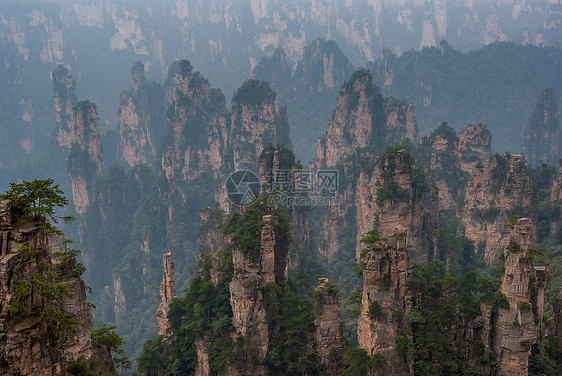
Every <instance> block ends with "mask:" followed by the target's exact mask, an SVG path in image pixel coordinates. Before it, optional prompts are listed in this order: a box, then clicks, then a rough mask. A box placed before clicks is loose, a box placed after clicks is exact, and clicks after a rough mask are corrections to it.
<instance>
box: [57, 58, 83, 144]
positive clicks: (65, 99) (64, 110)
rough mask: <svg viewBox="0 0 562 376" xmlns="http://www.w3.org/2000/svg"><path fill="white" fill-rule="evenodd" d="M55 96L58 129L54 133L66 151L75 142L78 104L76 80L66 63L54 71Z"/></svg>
mask: <svg viewBox="0 0 562 376" xmlns="http://www.w3.org/2000/svg"><path fill="white" fill-rule="evenodd" d="M52 79H53V92H54V97H55V114H56V119H57V130H56V133H55V135H54V138H55V142H56V145H57V146H58V147H59V148H61V149H63V150H64V151H66V152H69V151H70V148H71V147H72V143H73V142H74V132H73V130H74V124H75V118H74V107H75V106H76V102H77V99H76V82H75V81H74V80H73V79H72V76H71V75H70V73H69V72H68V69H66V68H65V67H64V65H59V66H57V69H55V71H54V72H53V73H52Z"/></svg>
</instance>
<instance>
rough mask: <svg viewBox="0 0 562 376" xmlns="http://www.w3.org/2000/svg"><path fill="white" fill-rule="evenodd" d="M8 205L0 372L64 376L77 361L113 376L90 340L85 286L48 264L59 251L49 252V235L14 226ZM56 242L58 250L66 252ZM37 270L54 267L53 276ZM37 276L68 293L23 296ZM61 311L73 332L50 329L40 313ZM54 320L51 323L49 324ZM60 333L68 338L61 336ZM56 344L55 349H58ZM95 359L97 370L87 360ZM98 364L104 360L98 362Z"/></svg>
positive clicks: (2, 216)
mask: <svg viewBox="0 0 562 376" xmlns="http://www.w3.org/2000/svg"><path fill="white" fill-rule="evenodd" d="M11 204H12V203H11V202H10V201H6V200H3V201H0V232H1V235H2V236H1V239H0V249H1V252H0V293H1V296H2V299H1V300H0V372H1V373H3V374H10V375H22V376H24V375H29V376H31V375H46V376H49V375H52V376H55V375H56V376H58V375H66V374H67V367H68V365H69V363H70V362H72V361H75V360H77V359H78V358H79V357H85V358H86V360H90V363H91V364H90V366H91V367H94V368H93V369H95V370H96V371H97V372H103V371H106V372H110V373H115V369H114V368H113V362H112V360H111V355H110V354H109V351H107V348H105V347H99V346H93V345H92V343H91V341H90V308H89V306H88V305H87V304H86V292H85V283H84V281H83V280H81V279H80V278H79V277H76V276H74V274H73V268H74V265H72V264H70V265H66V266H64V264H63V263H61V260H57V259H52V258H51V252H53V251H55V250H58V251H62V249H54V248H52V247H51V245H50V242H49V237H48V235H47V230H46V229H45V228H44V227H41V226H40V225H41V223H39V222H36V221H29V222H26V223H22V222H18V219H17V216H18V215H20V214H21V213H18V212H17V211H16V210H14V209H12V205H11ZM65 246H66V245H64V244H63V243H62V242H58V244H57V247H65ZM41 265H49V266H51V267H52V270H53V272H54V273H55V274H54V276H50V275H49V270H50V268H48V269H43V268H41ZM37 275H40V278H41V279H42V281H43V283H44V284H45V285H49V284H56V285H60V286H65V288H66V290H67V292H68V294H62V297H61V299H60V300H59V299H51V298H49V297H48V296H46V295H44V294H41V293H40V292H39V288H38V287H36V288H34V289H33V290H32V292H30V293H23V294H24V295H21V291H22V290H21V288H20V286H21V285H22V284H24V283H29V284H31V285H32V286H33V283H34V282H33V279H34V278H35V277H36V276H37ZM17 302H23V303H24V306H23V308H22V309H20V310H19V312H18V313H13V312H12V311H11V310H10V307H14V305H15V304H16V303H17ZM51 309H60V310H61V312H62V313H63V314H64V315H67V317H68V318H69V319H70V320H74V321H75V322H76V332H75V333H73V332H72V331H70V332H66V330H68V328H67V327H60V328H58V329H57V330H53V328H52V327H50V326H49V325H53V324H56V323H55V322H45V321H43V320H42V318H41V317H42V316H41V313H44V312H48V311H49V310H51ZM51 320H52V319H51ZM61 333H62V334H64V333H66V334H68V335H69V336H68V337H61ZM57 343H58V345H57ZM94 359H95V360H97V361H98V364H97V366H96V365H95V364H93V363H92V362H91V361H93V360H94ZM99 361H102V362H101V363H99Z"/></svg>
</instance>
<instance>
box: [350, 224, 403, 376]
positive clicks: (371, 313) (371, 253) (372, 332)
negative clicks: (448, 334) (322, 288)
mask: <svg viewBox="0 0 562 376" xmlns="http://www.w3.org/2000/svg"><path fill="white" fill-rule="evenodd" d="M360 262H361V263H363V265H364V266H365V269H364V270H363V297H362V301H361V313H360V314H359V319H358V323H357V324H358V325H357V339H358V341H359V347H361V348H363V349H365V350H367V353H368V354H369V355H370V356H372V355H373V354H380V355H382V357H383V372H382V374H383V375H401V374H402V373H403V369H402V367H400V364H402V363H404V362H405V361H406V360H405V359H403V357H402V356H401V355H400V354H399V353H398V352H397V350H396V340H397V337H398V335H407V333H404V332H403V331H404V330H407V329H405V328H408V320H409V316H410V312H411V309H412V301H411V297H410V294H409V292H408V290H407V286H406V285H407V282H408V270H409V267H410V260H409V258H408V250H407V248H406V231H405V230H404V229H402V230H399V229H396V230H395V231H394V235H392V236H391V237H389V239H388V240H386V241H381V243H380V244H377V245H374V246H372V248H370V249H368V250H366V251H365V252H364V256H363V257H362V259H361V260H360Z"/></svg>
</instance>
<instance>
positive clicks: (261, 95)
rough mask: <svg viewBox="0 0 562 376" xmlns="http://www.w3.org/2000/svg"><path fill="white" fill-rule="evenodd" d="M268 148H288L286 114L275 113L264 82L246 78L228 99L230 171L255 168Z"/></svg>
mask: <svg viewBox="0 0 562 376" xmlns="http://www.w3.org/2000/svg"><path fill="white" fill-rule="evenodd" d="M268 144H272V145H276V144H282V145H286V146H288V147H290V144H291V143H290V139H289V124H288V120H287V116H286V112H285V110H281V111H280V112H279V113H277V112H276V109H275V93H274V92H273V90H272V89H271V88H270V87H269V84H268V83H267V82H261V81H258V80H256V79H253V78H249V79H247V80H246V81H245V82H244V84H243V85H242V86H241V87H240V88H239V89H238V90H237V91H236V93H235V94H234V96H233V97H232V106H231V123H230V139H229V145H230V149H231V150H232V158H233V160H232V167H233V171H236V170H240V169H244V168H246V169H252V168H256V167H257V166H256V161H257V159H258V157H259V155H260V154H261V151H262V149H263V148H264V147H265V146H267V145H268Z"/></svg>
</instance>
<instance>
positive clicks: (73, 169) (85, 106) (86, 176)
mask: <svg viewBox="0 0 562 376" xmlns="http://www.w3.org/2000/svg"><path fill="white" fill-rule="evenodd" d="M74 115H75V118H76V122H75V124H74V129H73V134H74V140H73V144H72V147H71V149H70V154H69V156H68V169H69V174H70V182H71V185H72V202H73V204H74V209H75V210H76V212H77V213H78V214H82V213H83V212H84V211H85V210H86V208H87V207H88V205H89V204H90V201H91V200H92V190H93V186H94V180H95V178H96V177H98V176H100V175H102V174H103V154H102V149H101V139H100V132H99V127H98V114H97V108H96V105H95V104H94V103H91V102H89V101H81V102H78V104H77V105H76V107H75V108H74Z"/></svg>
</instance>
